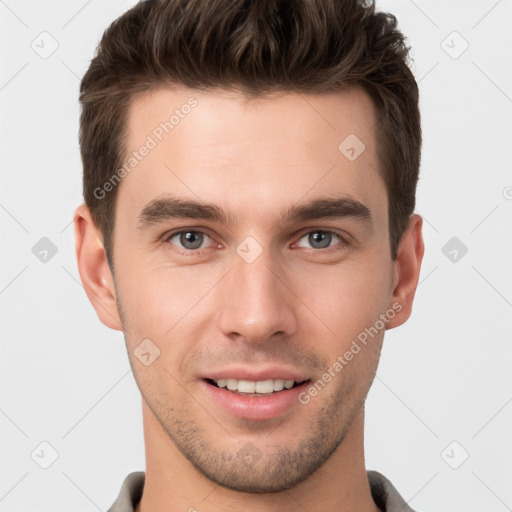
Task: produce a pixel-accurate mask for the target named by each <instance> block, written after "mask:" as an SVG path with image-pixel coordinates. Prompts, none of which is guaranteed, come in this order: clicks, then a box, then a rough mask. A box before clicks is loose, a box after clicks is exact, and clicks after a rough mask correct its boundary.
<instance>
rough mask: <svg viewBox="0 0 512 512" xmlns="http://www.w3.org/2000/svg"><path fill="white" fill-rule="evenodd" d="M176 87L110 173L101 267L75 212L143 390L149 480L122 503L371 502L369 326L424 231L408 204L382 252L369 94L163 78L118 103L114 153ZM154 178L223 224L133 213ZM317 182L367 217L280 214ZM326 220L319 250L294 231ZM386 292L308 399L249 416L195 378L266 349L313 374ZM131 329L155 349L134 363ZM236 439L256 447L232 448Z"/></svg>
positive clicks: (414, 267) (250, 361) (373, 351)
mask: <svg viewBox="0 0 512 512" xmlns="http://www.w3.org/2000/svg"><path fill="white" fill-rule="evenodd" d="M190 97H194V98H196V100H197V102H198V103H197V106H196V107H195V108H194V109H193V110H192V111H191V112H190V114H188V115H187V116H185V117H184V118H183V119H180V122H179V125H178V126H176V127H175V128H174V129H173V131H172V132H170V133H169V134H166V135H165V137H164V138H163V140H162V141H161V142H160V143H159V144H158V145H157V146H156V147H155V148H154V149H152V150H151V151H150V152H149V154H148V155H147V156H146V157H145V158H144V159H143V160H142V161H141V162H140V163H138V165H137V167H136V168H135V169H134V170H133V171H132V172H130V173H129V174H128V175H127V176H126V177H124V178H123V180H122V181H121V183H120V184H119V185H118V186H119V187H120V189H119V190H118V199H117V204H116V220H115V229H114V268H115V280H114V278H113V276H112V274H111V272H110V269H109V267H108V265H107V261H106V258H105V252H104V249H103V244H102V237H101V234H100V233H99V231H98V230H97V229H96V227H95V226H94V223H93V222H92V219H91V216H90V213H89V211H88V210H87V208H85V207H84V206H83V205H82V206H80V207H78V208H77V210H76V212H75V234H76V254H77V260H78V267H79V272H80V276H81V279H82V282H83V284H84V288H85V290H86V293H87V295H88V297H89V299H90V301H91V303H92V305H93V307H94V308H95V310H96V312H97V314H98V317H99V318H100V320H101V321H102V322H103V323H104V324H105V325H107V326H108V327H110V328H112V329H118V330H123V331H124V336H125V340H126V345H127V350H128V355H129V359H130V363H131V365H132V370H133V374H134V376H135V379H136V381H137V384H138V386H139V388H140V391H141V395H142V407H143V422H144V435H145V447H146V483H145V488H144V493H143V497H142V500H141V503H140V504H139V507H138V508H137V510H138V511H144V512H149V511H152V512H159V511H162V512H163V511H164V510H184V511H185V510H189V509H190V508H191V507H195V508H196V509H197V510H198V511H201V510H208V511H209V512H216V511H225V510H251V511H269V512H270V511H278V510H279V512H287V511H296V510H297V509H300V508H301V507H304V509H306V510H308V511H310V512H315V511H320V510H321V511H338V512H340V511H347V512H348V511H353V510H358V511H364V512H369V511H372V512H376V511H378V510H379V509H378V508H377V506H376V505H375V503H374V502H373V499H372V497H371V493H370V488H369V485H368V481H367V478H366V470H365V464H364V443H363V433H364V402H365V399H366V396H367V393H368V390H369V388H370V386H371V383H372V381H373V378H374V374H375V371H376V369H377V365H378V360H379V355H380V351H381V347H382V341H383V336H384V331H385V330H386V329H392V328H394V327H397V326H398V325H401V324H402V323H404V322H405V321H406V320H407V319H408V317H409V316H410V313H411V308H412V302H413V298H414V294H415V290H416V286H417V283H418V277H419V273H420V266H421V261H422V257H423V252H424V246H423V240H422V234H421V229H422V219H421V217H420V216H418V215H413V216H411V219H410V223H409V227H408V229H407V231H406V232H405V234H404V235H403V237H402V240H401V244H400V248H399V255H398V258H397V260H396V261H393V260H392V259H391V253H390V247H389V226H388V220H387V219H388V207H387V193H386V189H385V185H384V182H383V180H382V178H381V176H380V174H379V172H378V168H379V164H378V158H377V148H376V146H375V134H374V131H373V127H374V125H375V121H376V120H375V112H374V107H373V103H372V100H371V99H370V97H369V96H367V95H366V93H364V92H363V91H360V90H357V89H353V90H350V91H346V92H343V93H337V94H322V95H299V94H296V93H286V94H279V95H277V94H276V95H272V96H271V97H269V98H265V99H258V100H248V99H247V98H245V97H244V96H243V95H242V94H241V93H235V92H227V91H220V90H211V91H209V92H208V93H205V92H198V91H191V90H189V89H186V88H175V89H172V90H171V89H163V88H161V89H158V90H154V91H152V92H150V93H146V94H144V95H143V96H140V97H138V98H137V99H136V100H135V101H134V102H133V103H132V106H131V109H130V115H129V119H128V127H129V132H128V139H127V149H128V153H131V152H132V151H135V150H137V148H139V147H140V146H141V145H142V144H144V142H145V141H146V138H147V136H148V135H150V134H151V133H152V132H153V130H154V129H155V127H156V126H158V125H159V123H160V122H162V121H164V120H165V119H168V118H169V116H170V115H171V114H172V112H173V111H174V109H176V108H179V107H180V105H183V104H185V103H186V102H187V100H188V99H189V98H190ZM349 134H356V135H357V137H358V138H359V139H360V140H361V141H363V142H364V144H365V147H366V149H365V151H364V152H363V153H362V154H361V155H360V156H359V157H358V158H357V159H356V160H354V161H350V160H349V159H347V158H346V157H345V156H344V155H343V154H342V153H341V152H340V151H339V150H338V146H339V144H340V143H341V142H342V141H343V140H344V139H345V138H346V137H347V136H348V135H349ZM168 193H172V194H173V195H174V196H177V197H180V198H183V199H190V200H195V201H204V202H208V203H214V204H216V205H218V206H219V207H221V208H222V209H224V210H226V211H229V212H231V214H232V219H231V221H233V222H230V223H229V224H227V225H226V224H223V223H221V222H217V221H209V220H208V221H205V220H202V219H170V220H167V221H164V222H161V223H160V224H158V225H152V226H149V227H146V228H145V229H143V230H141V229H138V228H137V216H138V215H139V213H140V212H141V210H142V209H143V208H144V206H146V204H147V203H149V201H151V200H153V199H154V198H156V197H162V196H163V195H164V194H168ZM326 197H327V198H332V197H350V198H352V199H355V200H357V201H359V202H361V203H363V204H364V205H365V206H367V208H368V209H369V210H370V212H371V217H372V222H371V224H370V223H365V222H362V221H361V220H360V219H355V218H341V219H331V218H329V219H325V220H318V219H317V220H309V221H301V222H298V223H293V224H288V223H286V222H284V221H283V218H282V216H281V212H282V211H283V209H285V208H287V207H290V206H293V205H297V204H302V203H305V202H308V201H311V200H313V199H317V198H326ZM178 229H189V230H191V231H195V232H197V231H200V232H202V233H205V234H206V235H207V236H205V237H204V238H203V239H200V241H201V240H203V243H202V244H201V249H195V252H194V250H190V249H187V248H186V247H190V246H183V243H184V242H183V240H182V239H180V236H179V235H178V236H175V237H172V239H170V238H169V236H170V235H171V234H173V233H171V232H172V231H177V230H178ZM326 230H327V231H329V230H333V231H336V232H337V233H339V235H340V236H341V237H343V238H337V237H336V236H333V237H332V239H328V241H327V246H328V248H324V246H321V247H320V248H319V245H318V244H317V245H314V242H315V239H313V240H312V238H311V236H308V235H310V234H311V233H317V232H318V231H321V232H324V231H326ZM164 235H165V236H164ZM196 236H197V235H196ZM248 236H251V237H253V238H254V239H255V240H256V241H257V242H258V244H259V246H260V247H261V249H262V252H261V254H260V255H259V257H258V258H257V259H256V260H255V261H254V262H252V263H247V262H246V261H245V260H244V259H243V258H242V257H240V255H239V254H238V253H237V251H236V249H237V247H238V246H239V244H240V243H241V242H242V241H243V240H244V239H245V238H246V237H248ZM199 237H201V235H199ZM329 240H330V243H329ZM184 247H185V248H184ZM180 251H183V252H186V254H183V253H180ZM393 305H395V308H397V305H399V306H398V307H399V308H400V311H399V312H398V313H396V314H395V315H394V317H393V318H392V319H389V321H388V322H387V325H386V327H385V328H384V329H381V330H380V331H379V333H378V335H376V336H374V337H372V338H370V341H369V342H368V344H367V345H366V346H364V347H363V348H362V350H361V351H360V352H359V353H358V354H357V355H355V356H354V357H353V359H352V360H351V361H349V362H348V364H346V366H344V367H343V369H342V370H341V371H339V372H337V373H336V376H335V377H334V378H333V379H332V380H331V381H330V382H329V383H328V385H326V386H325V388H324V389H323V390H322V391H321V392H319V393H318V394H317V395H316V396H314V397H312V398H311V400H310V401H309V403H307V404H306V405H302V404H300V403H298V402H297V404H295V405H294V406H293V407H292V408H291V409H289V410H287V411H286V413H284V414H282V415H280V416H278V417H276V418H271V419H268V420H250V419H246V418H239V417H236V416H234V415H232V414H230V413H228V412H227V411H226V410H224V409H223V408H221V407H220V406H219V405H217V403H216V402H214V401H212V400H210V399H209V398H208V396H207V395H206V393H205V391H204V382H203V381H202V378H201V377H202V376H204V375H205V374H208V372H210V371H212V370H221V369H223V368H228V367H229V368H232V367H234V366H244V367H247V368H259V369H262V368H266V367H268V366H270V365H277V366H282V367H284V368H287V369H290V370H296V371H298V372H300V373H301V374H305V375H307V376H308V377H309V378H311V379H312V382H315V381H317V380H318V379H319V378H321V377H322V375H323V374H324V372H325V371H327V369H328V368H329V367H331V366H332V365H333V363H334V362H335V361H336V360H337V358H338V356H339V355H343V354H344V353H345V352H346V351H347V350H349V348H350V346H351V343H352V342H353V340H355V339H356V338H357V336H358V335H359V334H360V333H361V332H362V331H364V329H365V328H369V327H371V326H374V325H375V323H376V321H377V320H378V319H379V315H381V314H383V313H385V312H386V311H388V310H389V309H390V308H393ZM395 312H396V309H395ZM144 339H150V340H151V341H152V343H154V344H155V345H156V346H157V347H158V349H159V350H160V355H159V357H157V358H156V359H155V360H154V361H153V362H152V363H151V364H150V365H148V366H145V365H144V364H141V361H140V360H139V359H138V358H137V357H136V356H135V350H136V348H137V346H138V345H139V344H140V343H141V341H142V340H144ZM248 449H250V450H253V452H255V453H257V454H258V456H255V457H253V458H252V459H251V458H249V459H246V458H244V457H243V456H241V454H242V455H243V454H244V453H246V452H247V450H248Z"/></svg>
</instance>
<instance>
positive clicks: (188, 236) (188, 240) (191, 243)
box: [180, 231, 202, 249]
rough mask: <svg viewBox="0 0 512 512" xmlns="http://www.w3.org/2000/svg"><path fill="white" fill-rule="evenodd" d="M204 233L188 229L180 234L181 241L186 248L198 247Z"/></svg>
mask: <svg viewBox="0 0 512 512" xmlns="http://www.w3.org/2000/svg"><path fill="white" fill-rule="evenodd" d="M201 237H202V235H201V233H197V232H195V231H187V232H185V233H182V234H181V236H180V243H181V245H183V247H185V248H186V249H198V248H199V247H201V244H202V238H201Z"/></svg>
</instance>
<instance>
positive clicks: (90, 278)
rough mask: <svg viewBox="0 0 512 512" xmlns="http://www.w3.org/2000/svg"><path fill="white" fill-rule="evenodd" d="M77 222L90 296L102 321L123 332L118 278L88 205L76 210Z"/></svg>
mask: <svg viewBox="0 0 512 512" xmlns="http://www.w3.org/2000/svg"><path fill="white" fill-rule="evenodd" d="M73 224H74V230H75V252H76V260H77V263H78V272H79V273H80V279H81V281H82V284H83V286H84V289H85V292H86V294H87V297H88V298H89V301H90V302H91V304H92V306H93V307H94V309H95V311H96V314H97V315H98V317H99V319H100V320H101V322H102V323H104V324H105V325H106V326H107V327H110V328H111V329H115V330H118V331H122V330H123V328H122V323H121V320H120V318H119V312H118V310H117V304H116V296H115V286H114V280H113V277H112V273H111V271H110V268H109V266H108V262H107V257H106V254H105V249H104V247H103V240H102V237H101V233H100V231H99V230H98V228H97V227H96V225H95V224H94V221H93V220H92V217H91V214H90V211H89V209H88V208H87V206H86V205H80V206H79V207H78V208H77V209H76V210H75V213H74V216H73Z"/></svg>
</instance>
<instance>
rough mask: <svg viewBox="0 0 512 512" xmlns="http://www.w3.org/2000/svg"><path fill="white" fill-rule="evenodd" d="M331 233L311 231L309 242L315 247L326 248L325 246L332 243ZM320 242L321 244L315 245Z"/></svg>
mask: <svg viewBox="0 0 512 512" xmlns="http://www.w3.org/2000/svg"><path fill="white" fill-rule="evenodd" d="M331 236H332V235H331V233H325V232H324V231H316V232H315V233H311V234H310V235H309V242H310V243H311V245H312V246H313V247H316V248H318V249H324V248H325V247H329V245H330V243H331ZM318 243H320V245H315V244H318Z"/></svg>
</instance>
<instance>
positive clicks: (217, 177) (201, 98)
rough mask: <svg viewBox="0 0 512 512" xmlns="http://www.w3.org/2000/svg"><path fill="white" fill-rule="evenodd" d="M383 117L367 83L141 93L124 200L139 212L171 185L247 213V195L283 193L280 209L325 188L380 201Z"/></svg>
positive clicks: (132, 112)
mask: <svg viewBox="0 0 512 512" xmlns="http://www.w3.org/2000/svg"><path fill="white" fill-rule="evenodd" d="M375 119H376V118H375V108H374V104H373V101H372V100H371V98H370V97H369V96H368V95H367V94H366V93H365V92H364V91H362V90H359V89H351V90H347V91H344V92H337V93H325V94H316V95H308V94H300V93H297V92H287V93H277V94H276V93H275V94H272V95H269V96H266V97H263V98H256V99H249V98H247V97H246V96H244V95H243V93H241V92H236V91H226V90H220V89H212V90H210V91H207V92H205V91H198V90H193V89H188V88H185V87H173V88H172V89H171V88H158V89H154V90H151V91H149V92H146V93H144V94H142V95H140V96H138V97H136V98H134V100H133V101H132V104H131V106H130V109H129V112H128V117H127V133H126V135H127V138H126V141H127V144H126V155H125V163H127V162H128V161H130V165H127V166H126V170H127V172H126V173H125V174H126V177H125V178H123V180H122V183H121V184H122V187H121V188H122V189H123V192H122V193H121V192H119V194H120V196H121V198H118V200H119V202H120V203H121V204H125V205H130V206H131V209H132V210H134V214H135V213H138V212H140V211H141V209H142V208H143V207H144V205H145V204H147V203H148V202H149V201H150V200H152V199H154V198H155V197H158V196H161V195H162V194H163V193H167V192H169V193H172V194H174V195H178V196H181V197H186V198H189V199H201V200H205V201H208V202H210V203H215V202H216V203H229V206H230V207H231V209H232V210H236V209H237V208H239V209H240V212H238V213H239V214H240V215H243V214H244V212H243V211H242V210H244V211H245V213H246V214H248V215H250V214H251V209H249V208H248V203H247V202H248V201H250V202H251V204H253V205H255V204H257V205H258V209H259V210H264V209H265V207H268V208H269V209H270V208H271V207H272V206H273V205H275V204H276V203H279V204H278V205H277V208H278V209H279V210H280V211H281V210H282V208H283V206H288V205H292V204H294V203H297V202H298V201H299V200H300V199H301V197H304V196H306V195H308V199H314V196H319V197H321V196H322V197H323V196H325V195H326V193H329V194H335V195H348V196H352V197H354V198H355V199H357V200H359V201H360V202H362V203H368V202H370V203H371V202H373V203H375V202H377V203H378V202H379V201H380V202H381V203H382V199H383V196H382V194H383V193H384V195H385V189H384V184H383V182H382V180H381V177H380V174H379V172H378V159H377V152H376V147H375ZM132 164H133V165H132ZM380 206H382V207H384V208H385V205H384V204H381V205H380ZM135 210H137V211H136V212H135ZM252 214H254V209H252Z"/></svg>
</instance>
